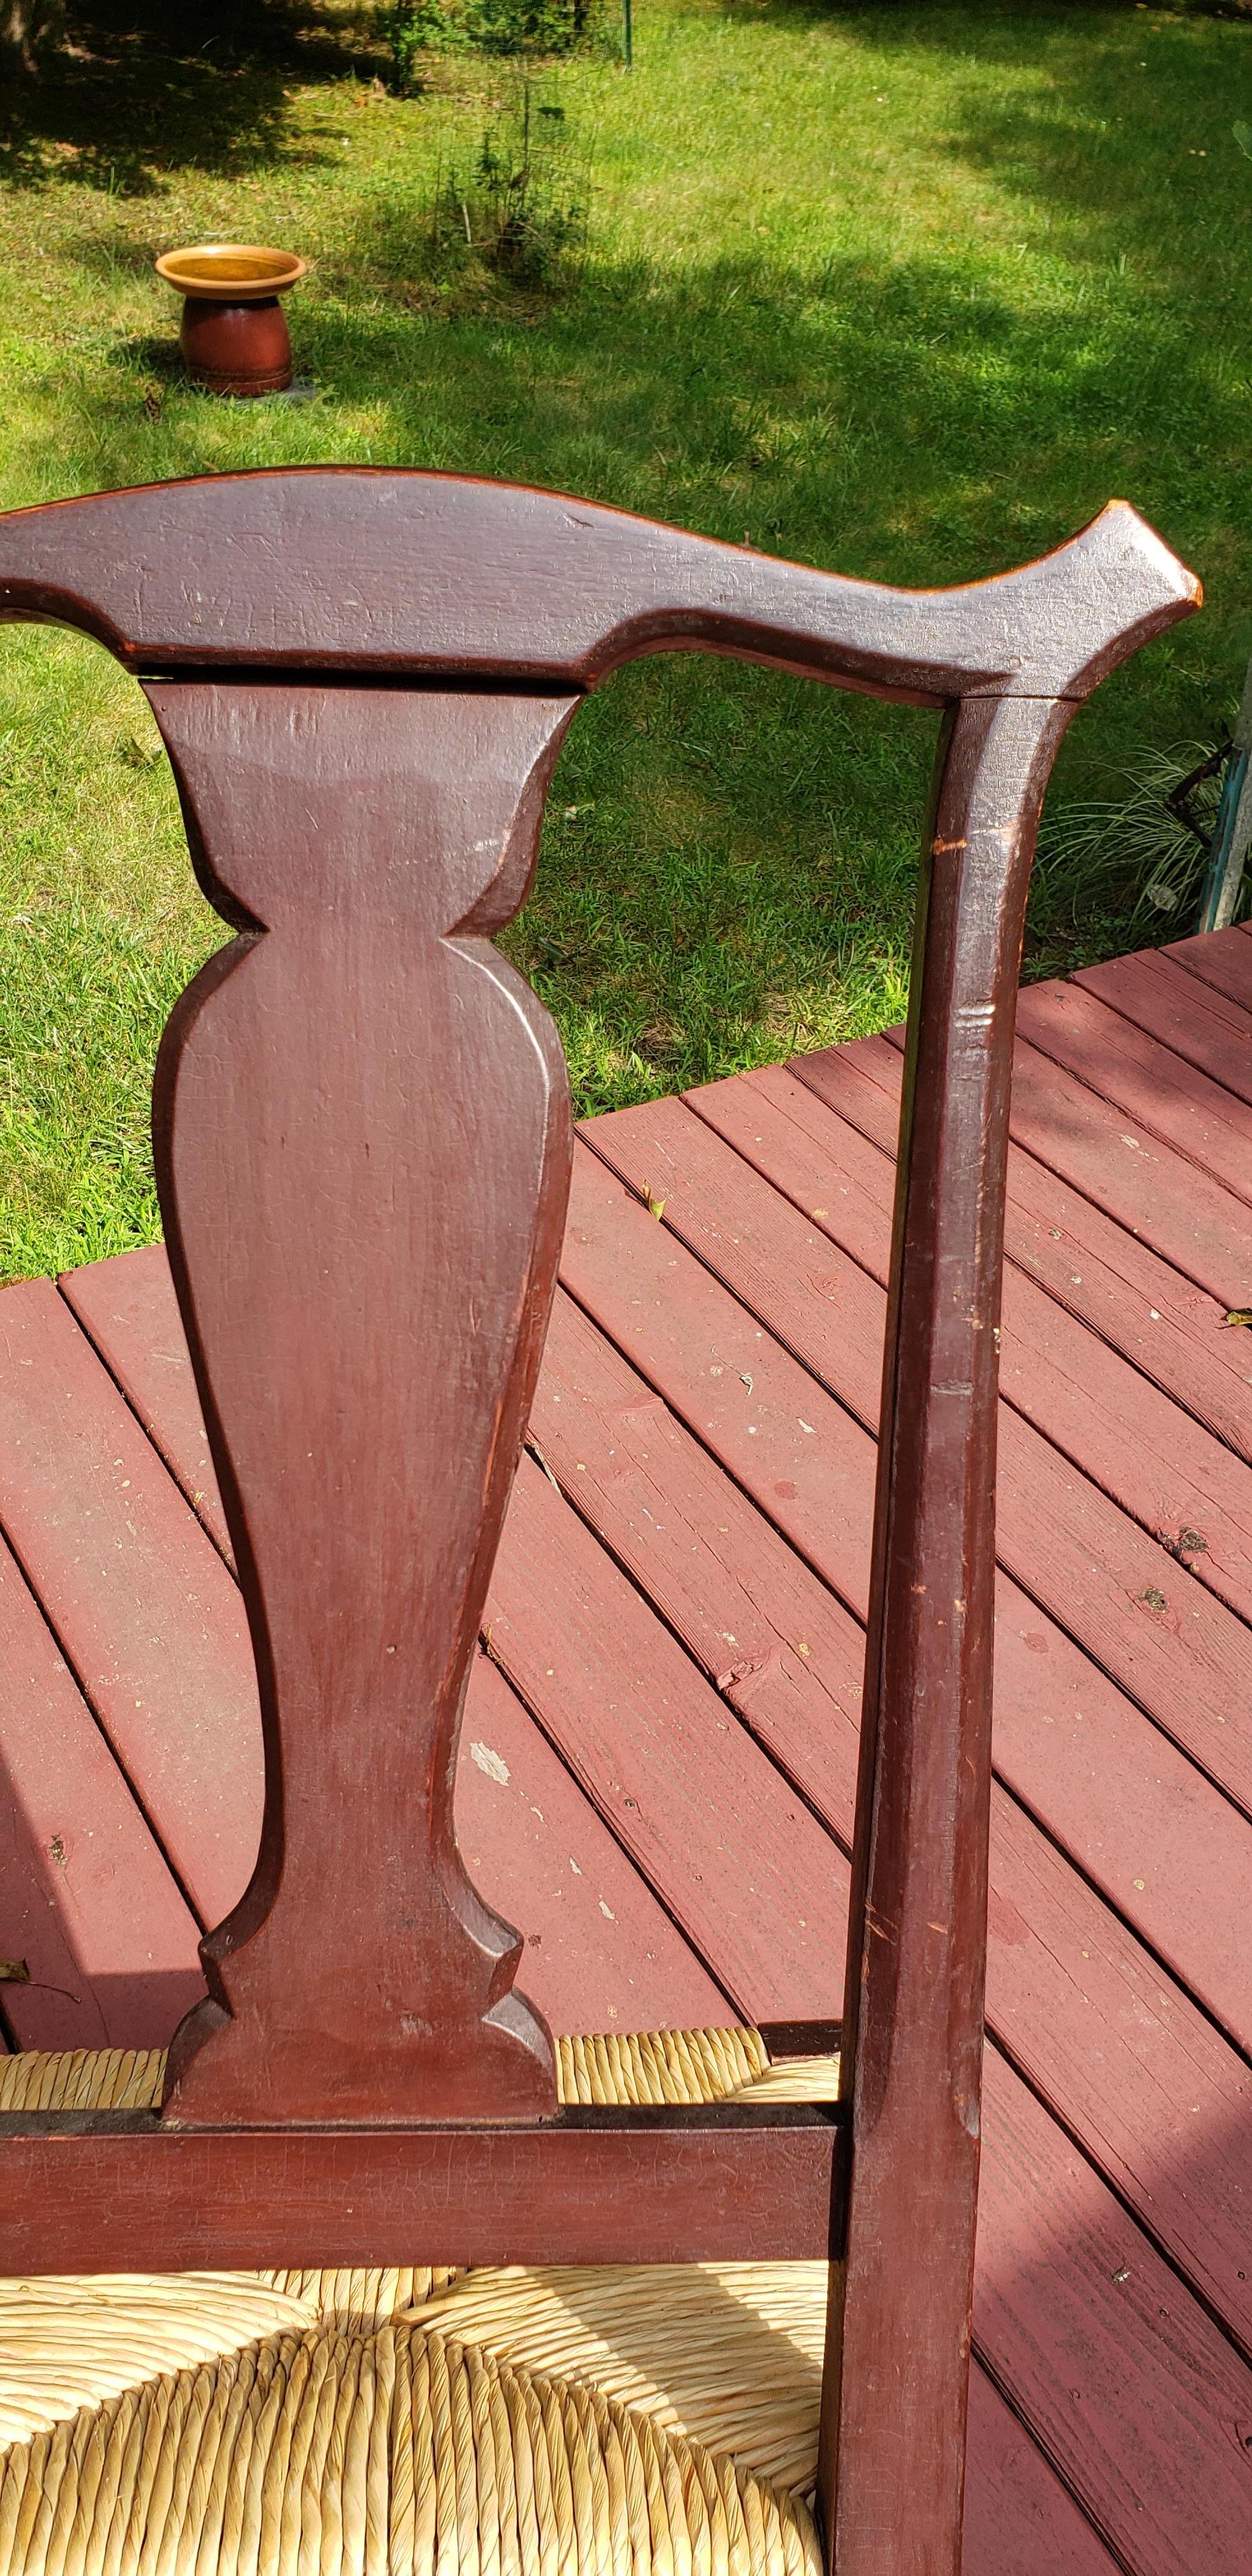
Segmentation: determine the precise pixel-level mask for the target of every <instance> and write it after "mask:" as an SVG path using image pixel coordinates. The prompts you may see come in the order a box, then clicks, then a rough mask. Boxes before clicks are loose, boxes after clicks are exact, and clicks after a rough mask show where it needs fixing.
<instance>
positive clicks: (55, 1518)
mask: <svg viewBox="0 0 1252 2576" xmlns="http://www.w3.org/2000/svg"><path fill="white" fill-rule="evenodd" d="M0 1524H2V1525H3V1528H4V1531H5V1534H6V1536H7V1538H8V1541H9V1544H10V1546H11V1547H12V1549H13V1551H14V1554H15V1555H16V1557H17V1558H18V1561H19V1563H20V1564H21V1566H22V1568H23V1571H24V1572H25V1575H26V1577H27V1580H28V1582H29V1583H30V1585H31V1588H32V1590H33V1591H34V1592H35V1593H36V1594H37V1596H38V1599H39V1601H40V1604H41V1606H42V1608H43V1611H44V1614H45V1616H46V1617H47V1619H48V1620H49V1621H50V1622H51V1625H52V1628H53V1631H54V1633H55V1635H56V1638H57V1641H58V1643H59V1645H60V1648H61V1651H62V1653H63V1654H64V1656H65V1659H66V1662H67V1663H68V1665H69V1667H70V1670H71V1672H72V1673H73V1675H74V1677H75V1679H76V1681H77V1683H78V1685H79V1687H80V1689H81V1690H82V1692H83V1694H84V1696H85V1698H86V1699H87V1701H88V1703H89V1705H90V1707H91V1708H92V1710H93V1712H94V1714H95V1716H96V1718H97V1719H98V1721H99V1723H100V1725H101V1726H102V1727H103V1729H104V1732H105V1735H106V1737H107V1739H108V1742H109V1744H110V1746H111V1748H112V1750H113V1753H114V1754H115V1756H116V1758H117V1761H118V1762H119V1764H120V1765H121V1768H122V1770H123V1772H124V1773H125V1774H126V1776H127V1777H128V1778H129V1779H130V1780H131V1781H132V1782H134V1783H135V1784H136V1785H137V1786H138V1787H139V1789H140V1794H141V1797H142V1801H143V1806H144V1811H145V1813H146V1815H147V1816H148V1818H149V1820H150V1822H151V1824H152V1827H153V1830H154V1832H155V1833H156V1835H157V1838H158V1840H159V1842H160V1845H161V1849H162V1850H163V1852H164V1853H165V1855H166V1857H167V1859H168V1861H169V1864H170V1867H171V1868H172V1869H173V1871H174V1872H175V1875H176V1877H177V1879H178V1881H179V1884H180V1886H181V1887H182V1889H183V1890H184V1891H185V1894H186V1897H187V1900H188V1902H189V1903H190V1905H191V1906H192V1908H193V1909H194V1911H195V1913H196V1914H197V1916H198V1918H199V1920H200V1922H201V1924H202V1925H204V1924H211V1923H215V1922H217V1921H218V1920H219V1918H220V1917H221V1915H222V1914H224V1913H225V1911H226V1910H227V1908H228V1907H229V1906H231V1905H233V1904H234V1903H235V1901H236V1900H237V1898H238V1897H239V1895H240V1893H241V1891H242V1889H243V1888H244V1887H245V1886H246V1884H247V1880H248V1875H249V1872H250V1871H251V1869H252V1867H253V1864H254V1862H255V1860H256V1853H257V1844H258V1841H259V1838H260V1830H261V1796H260V1789H261V1781H260V1731H259V1727H258V1723H257V1710H256V1677H255V1668H254V1665H253V1660H252V1653H251V1649H250V1646H249V1642H248V1635H247V1629H246V1626H245V1622H244V1619H243V1617H242V1614H241V1609H240V1602H239V1595H238V1592H237V1591H236V1589H235V1586H234V1584H233V1583H232V1582H231V1580H230V1577H229V1575H228V1574H227V1572H226V1569H225V1567H224V1566H223V1564H222V1561H221V1558H220V1557H219V1555H218V1553H217V1551H216V1549H215V1548H214V1547H213V1546H212V1545H211V1544H210V1542H209V1540H208V1538H207V1537H206V1536H205V1533H204V1531H203V1530H202V1529H199V1528H198V1527H197V1525H196V1523H195V1521H194V1520H193V1519H192V1517H191V1515H190V1513H189V1512H187V1511H186V1509H185V1508H184V1505H183V1501H182V1497H181V1495H180V1494H179V1492H178V1489H177V1487H176V1486H175V1485H174V1483H173V1482H172V1480H171V1478H170V1477H169V1475H168V1474H167V1473H166V1470H165V1468H164V1467H163V1466H162V1465H161V1462H160V1460H159V1458H158V1457H157V1456H156V1455H155V1453H154V1451H153V1449H152V1446H151V1444H150V1442H149V1441H147V1440H146V1439H145V1438H144V1435H143V1432H142V1431H141V1429H140V1427H139V1425H138V1423H137V1422H136V1420H135V1417H134V1415H133V1413H132V1412H131V1411H130V1409H129V1407H128V1405H127V1404H126V1403H125V1402H124V1401H123V1399H122V1397H121V1395H120V1394H119V1393H118V1391H117V1389H116V1387H114V1386H113V1385H111V1383H110V1381H109V1379H108V1378H107V1377H106V1375H105V1373H104V1370H103V1369H102V1368H101V1366H100V1363H99V1361H98V1359H97V1358H96V1355H95V1352H94V1351H93V1349H92V1347H91V1344H90V1343H89V1342H88V1341H87V1339H86V1337H85V1335H84V1334H83V1333H82V1332H80V1330H79V1328H78V1326H77V1324H76V1323H75V1321H74V1318H73V1316H72V1315H71V1313H70V1311H69V1308H68V1307H67V1305H66V1304H65V1301H64V1299H63V1298H61V1297H58V1295H57V1293H56V1290H55V1289H54V1288H53V1286H52V1284H51V1282H50V1281H48V1280H31V1281H29V1282H28V1283H26V1284H25V1285H23V1286H21V1287H18V1288H6V1289H5V1290H4V1291H3V1293H2V1294H0ZM122 1569H124V1570H125V1571H124V1579H119V1577H120V1576H121V1574H122Z"/></svg>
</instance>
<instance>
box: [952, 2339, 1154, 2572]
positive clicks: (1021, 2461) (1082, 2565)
mask: <svg viewBox="0 0 1252 2576" xmlns="http://www.w3.org/2000/svg"><path fill="white" fill-rule="evenodd" d="M961 2563H962V2570H963V2576H1116V2567H1117V2562H1116V2560H1115V2559H1114V2558H1112V2557H1110V2555H1109V2552H1108V2550H1107V2549H1106V2548H1105V2546H1104V2543H1103V2541H1102V2540H1101V2539H1100V2538H1099V2536H1098V2534H1097V2533H1096V2532H1094V2531H1093V2530H1092V2527H1091V2524H1090V2523H1089V2522H1088V2521H1087V2519H1086V2516H1085V2515H1084V2514H1083V2512H1082V2511H1081V2509H1080V2507H1079V2506H1078V2505H1077V2504H1076V2503H1075V2502H1074V2499H1073V2497H1072V2496H1071V2495H1070V2493H1069V2490H1068V2488H1066V2487H1064V2486H1062V2484H1061V2481H1060V2479H1059V2478H1058V2477H1057V2475H1056V2473H1055V2471H1054V2470H1053V2469H1051V2468H1050V2467H1049V2466H1048V2463H1047V2461H1046V2460H1045V2459H1044V2457H1043V2454H1042V2452H1041V2451H1040V2450H1039V2449H1038V2448H1037V2446H1036V2444H1035V2443H1034V2442H1032V2441H1031V2439H1030V2436H1029V2434H1027V2433H1026V2432H1025V2431H1024V2430H1023V2428H1022V2426H1021V2425H1020V2424H1019V2423H1018V2420H1017V2417H1016V2416H1015V2415H1014V2414H1013V2412H1012V2410H1011V2408H1010V2407H1009V2406H1007V2405H1006V2403H1005V2401H1004V2399H1003V2398H1002V2397H1001V2395H1000V2393H999V2390H998V2389H997V2388H994V2387H993V2386H992V2383H991V2381H990V2380H989V2379H988V2377H987V2375H986V2373H985V2371H983V2370H980V2369H979V2368H978V2367H977V2366H975V2368H974V2369H973V2370H972V2371H971V2372H970V2379H969V2445H968V2455H967V2459H966V2466H965V2541H964V2549H963V2553H962V2562H961Z"/></svg>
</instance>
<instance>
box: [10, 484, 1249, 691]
mask: <svg viewBox="0 0 1252 2576" xmlns="http://www.w3.org/2000/svg"><path fill="white" fill-rule="evenodd" d="M188 565H194V566H195V574H194V577H193V578H188V574H187V567H188ZM1200 595H1201V594H1200V585H1199V583H1198V582H1197V581H1196V580H1195V578H1194V576H1193V575H1192V574H1190V573H1188V572H1186V571H1185V570H1184V568H1183V566H1182V565H1181V564H1180V563H1179V562H1178V561H1177V559H1176V557H1175V556H1173V555H1172V554H1171V553H1170V552H1169V549H1168V548H1167V547H1166V546H1164V545H1163V544H1162V543H1161V540H1160V538H1159V537H1156V536H1154V534H1153V532H1152V530H1151V529H1150V528H1148V527H1146V526H1145V524H1144V522H1143V520H1142V519H1140V518H1139V517H1138V516H1137V515H1136V513H1135V512H1134V511H1133V510H1131V509H1129V508H1128V507H1127V505H1126V504H1125V502H1113V503H1110V505H1109V507H1108V508H1107V509H1106V510H1104V511H1102V512H1101V514H1100V517H1099V518H1098V519H1095V520H1093V521H1092V523H1091V525H1090V526H1089V527H1087V528H1084V529H1083V530H1082V532H1081V534H1080V535H1079V536H1077V537H1075V538H1072V539H1071V540H1070V542H1069V544H1068V545H1065V546H1062V547H1060V548H1059V549H1058V550H1057V552H1056V553H1055V554H1053V555H1048V556H1045V557H1044V558H1043V560H1042V561H1041V562H1040V563H1038V564H1031V565H1028V566H1026V567H1025V568H1024V569H1023V570H1022V571H1020V572H1013V573H1007V574H1003V575H1001V576H1000V578H999V579H998V580H995V581H988V582H982V583H977V584H973V585H971V586H970V587H968V588H966V589H963V590H954V591H942V590H939V591H934V590H932V591H904V590H889V589H886V588H884V587H883V586H882V585H880V584H878V583H875V582H860V581H849V580H847V579H845V578H842V577H841V576H839V575H838V574H835V573H829V572H818V571H812V570H810V569H808V568H807V567H806V566H803V565H797V564H788V563H780V562H778V561H776V560H775V559H774V558H773V557H771V556H768V555H760V554H756V553H753V552H752V551H751V550H750V549H749V548H747V547H739V546H727V545H720V544H716V543H714V542H713V541H711V540H710V539H708V538H705V537H694V536H690V535H688V534H687V533H686V532H685V531H683V530H680V529H677V528H665V527H658V526H656V525H655V524H654V523H652V522H650V521H648V520H646V519H638V518H632V517H630V516H629V515H627V514H626V513H625V512H623V511H619V510H607V509H604V508H603V507H601V506H599V505H598V504H597V503H595V502H591V501H580V500H573V499H570V498H569V497H568V496H567V495H565V494H563V493H556V492H537V491H533V490H529V489H526V488H525V487H523V486H519V485H516V484H507V483H488V482H481V481H476V480H473V479H471V478H469V477H461V476H455V475H442V474H417V473H407V474H406V473H397V472H395V471H394V470H382V471H378V470H374V469H371V468H369V467H364V466H338V467H336V466H329V467H328V466H305V467H303V468H300V467H297V468H295V469H292V468H291V467H284V468H281V469H279V470H277V471H268V472H261V473H254V474H247V475H238V474H237V475H229V476H226V475H216V476H211V477H206V478H202V479H193V480H188V481H186V482H182V483H162V484H153V485H150V486H148V487H147V488H146V489H143V490H140V491H134V492H107V493H96V494H93V495H91V496H90V497H89V498H87V499H84V500H74V501H61V502H56V503H53V504H52V505H51V507H45V508H41V509H34V510H20V511H12V512H10V513H9V514H8V516H7V517H6V518H5V519H4V520H3V521H2V522H0V618H34V619H37V620H40V621H43V622H51V623H53V624H60V625H70V626H80V627H82V628H84V629H85V631H86V632H87V633H89V634H93V635H96V636H98V637H99V638H100V640H101V642H102V643H105V644H107V645H108V646H109V648H110V650H111V651H112V652H114V653H115V654H116V655H117V656H118V659H119V660H120V661H123V662H125V663H126V664H127V666H128V667H129V668H130V669H137V670H140V671H145V672H146V671H150V670H152V669H154V668H156V669H163V668H165V667H167V666H168V667H175V668H176V667H180V666H181V667H186V666H188V665H198V666H200V667H204V668H210V669H211V668H212V667H213V665H214V664H219V665H220V664H223V663H225V664H228V665H229V664H235V663H252V664H258V665H260V666H262V667H265V666H269V667H271V668H273V667H277V668H279V669H281V670H288V671H290V670H297V669H301V670H306V671H316V670H317V669H318V668H322V667H325V666H327V665H329V666H330V667H331V668H333V669H335V670H348V671H356V672H372V673H375V674H378V675H385V674H393V673H401V672H407V673H411V674H413V673H419V674H423V675H425V676H427V677H443V678H457V679H464V678H468V677H477V678H481V679H506V680H508V681H510V682H512V683H514V684H515V685H516V684H517V683H518V682H522V683H524V684H529V685H531V686H534V685H539V686H545V685H552V684H555V685H558V686H561V687H568V686H570V685H575V686H579V687H588V686H590V685H591V684H592V683H593V682H594V681H596V680H597V679H600V678H602V677H603V676H604V674H605V672H606V671H609V670H612V669H613V668H614V666H615V665H616V664H617V663H619V662H622V661H625V660H626V659H627V658H629V657H631V656H633V655H636V654H639V653H642V652H661V651H666V650H670V651H672V650H674V649H676V648H678V647H682V646H687V647H700V648H701V649H703V650H705V651H714V652H716V651H722V652H731V653H738V654H747V655H750V656H751V657H752V658H753V659H755V660H761V661H773V662H777V663H779V664H781V665H782V666H783V667H784V668H786V669H788V670H797V671H808V672H812V673H814V674H815V675H817V676H820V677H822V678H825V679H829V680H835V681H839V682H842V683H843V684H844V685H845V686H848V687H860V688H863V689H869V690H871V691H872V692H873V693H874V694H876V695H879V696H884V697H898V698H907V699H914V700H921V701H922V702H930V703H933V704H939V703H941V702H942V701H944V700H947V699H949V698H952V697H954V696H956V695H957V694H959V693H962V692H971V693H972V692H990V693H992V694H993V695H1014V694H1017V695H1022V696H1025V697H1035V698H1041V697H1042V698H1047V697H1056V696H1068V697H1074V698H1078V697H1083V696H1085V695H1086V694H1087V692H1088V690H1090V689H1091V688H1093V687H1094V686H1095V685H1096V683H1097V681H1099V680H1100V679H1102V678H1103V676H1104V673H1105V671H1106V670H1107V669H1108V668H1109V667H1110V665H1111V664H1112V663H1113V662H1115V661H1117V660H1119V659H1121V658H1123V657H1124V655H1125V654H1126V653H1128V652H1133V651H1134V650H1135V649H1136V647H1137V646H1138V645H1139V644H1142V643H1145V642H1147V641H1148V640H1149V638H1150V637H1152V636H1153V635H1157V634H1160V633H1162V632H1163V631H1164V630H1165V629H1166V628H1167V627H1169V626H1172V625H1174V624H1175V623H1176V622H1177V620H1178V619H1179V618H1180V617H1183V616H1186V615H1187V614H1188V613H1189V612H1190V611H1191V610H1193V609H1195V608H1196V607H1198V606H1199V603H1200Z"/></svg>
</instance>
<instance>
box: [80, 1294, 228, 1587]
mask: <svg viewBox="0 0 1252 2576" xmlns="http://www.w3.org/2000/svg"><path fill="white" fill-rule="evenodd" d="M57 1285H58V1287H59V1288H60V1291H61V1294H62V1296H63V1297H64V1298H65V1300H66V1303H67V1304H68V1305H69V1306H70V1307H71V1308H72V1310H73V1312H74V1314H75V1315H76V1316H77V1318H78V1321H79V1323H80V1324H81V1325H82V1328H83V1331H84V1332H85V1333H86V1334H87V1335H88V1336H89V1338H90V1340H91V1341H92V1342H94V1344H95V1347H96V1349H97V1350H98V1352H99V1354H100V1357H101V1359H102V1360H103V1361H104V1364H105V1367H106V1368H107V1369H108V1371H109V1373H110V1375H111V1376H112V1377H114V1378H116V1380H117V1383H118V1385H119V1386H120V1387H121V1389H122V1392H123V1394H124V1395H125V1397H126V1400H127V1402H128V1403H129V1404H130V1405H132V1406H133V1408H134V1410H135V1412H136V1413H137V1414H138V1416H139V1419H140V1421H141V1422H142V1424H143V1427H144V1429H145V1431H146V1432H147V1434H148V1437H149V1439H151V1440H154V1441H155V1443H156V1446H157V1448H158V1449H159V1450H160V1452H161V1455H162V1457H163V1458H164V1460H165V1463H166V1466H167V1467H168V1468H169V1471H170V1474H171V1475H172V1476H174V1477H175V1478H176V1479H177V1482H178V1483H179V1484H180V1485H181V1486H182V1489H183V1492H184V1494H185V1495H186V1497H187V1500H188V1502H189V1503H190V1504H191V1505H192V1508H193V1510H194V1511H195V1513H196V1517H197V1519H198V1520H201V1521H203V1523H204V1526H205V1528H206V1530H207V1531H208V1533H209V1536H210V1538H211V1539H212V1541H213V1543H214V1546H215V1547H217V1548H218V1549H219V1550H220V1551H221V1554H222V1555H223V1556H224V1557H225V1558H226V1560H227V1562H228V1563H230V1562H232V1558H231V1547H230V1533H229V1531H228V1530H227V1527H226V1515H225V1513H224V1511H223V1510H222V1499H221V1496H220V1494H219V1493H218V1490H217V1475H216V1472H215V1469H214V1466H213V1460H212V1457H211V1455H210V1452H209V1436H208V1433H207V1431H206V1430H205V1427H204V1415H203V1413H202V1412H201V1409H200V1399H199V1397H198V1395H197V1394H196V1382H195V1379H194V1377H193V1376H192V1373H191V1360H190V1356H189V1354H188V1350H187V1336H186V1334H185V1332H184V1331H183V1319H182V1317H181V1315H180V1314H179V1311H178V1300H177V1298H176V1297H175V1295H174V1283H173V1281H172V1279H171V1278H170V1267H169V1262H168V1260H167V1259H166V1255H165V1247H164V1245H163V1244H153V1245H152V1246H151V1248H150V1249H148V1250H146V1251H142V1252H124V1253H121V1254H117V1255H115V1256H114V1258H113V1259H112V1260H111V1261H93V1262H90V1263H88V1264H87V1265H86V1266H85V1267H84V1268H83V1269H81V1270H69V1271H66V1272H65V1274H64V1275H63V1277H62V1278H61V1279H59V1280H58V1282H57ZM158 1425H159V1428H158Z"/></svg>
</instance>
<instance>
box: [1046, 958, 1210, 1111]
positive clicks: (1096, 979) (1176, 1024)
mask: <svg viewBox="0 0 1252 2576" xmlns="http://www.w3.org/2000/svg"><path fill="white" fill-rule="evenodd" d="M1074 982H1075V983H1076V984H1077V985H1079V986H1080V987H1081V989H1082V991H1083V992H1086V993H1094V994H1095V997H1096V1000H1097V1001H1099V1002H1106V1003H1107V1004H1108V1006H1109V1008H1110V1010H1114V1011H1120V1012H1121V1014H1122V1017H1123V1018H1124V1019H1127V1020H1132V1021H1133V1022H1134V1025H1135V1027H1136V1028H1138V1029H1142V1030H1144V1031H1145V1032H1146V1034H1147V1035H1148V1036H1149V1037H1153V1038H1158V1039H1159V1040H1160V1042H1161V1045H1162V1046H1167V1047H1169V1049H1170V1050H1171V1052H1172V1053H1173V1054H1174V1055H1177V1056H1181V1057H1182V1059H1183V1061H1184V1063H1186V1064H1190V1065H1194V1066H1195V1067H1196V1068H1197V1070H1198V1071H1199V1072H1200V1073H1203V1074H1207V1075H1208V1076H1209V1077H1210V1079H1211V1080H1212V1081H1213V1082H1218V1083H1220V1084H1221V1085H1222V1086H1223V1088H1224V1089H1225V1090H1227V1091H1233V1092H1234V1094H1235V1097H1236V1098H1237V1099H1239V1100H1242V1101H1245V1102H1252V1010H1245V1009H1244V1008H1243V1007H1242V1006H1241V1005H1240V1004H1239V1003H1238V1002H1234V1001H1231V1000H1230V999H1229V998H1228V997H1227V996H1226V995H1224V994H1222V993H1217V992H1214V991H1213V989H1212V987H1211V986H1209V985H1207V984H1204V983H1201V982H1199V981H1198V979H1197V978H1196V977H1195V976H1194V975H1190V974H1188V972H1187V970H1186V968H1185V966H1182V965H1179V964H1178V963H1177V962H1176V961H1175V960H1174V959H1173V958H1171V957H1155V956H1153V955H1152V954H1151V952H1150V951H1149V953H1148V954H1147V955H1145V956H1142V957H1114V958H1112V959H1110V961H1109V963H1108V964H1107V965H1106V966H1088V967H1085V968H1084V970H1083V972H1082V974H1081V975H1076V976H1075V977H1074Z"/></svg>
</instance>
